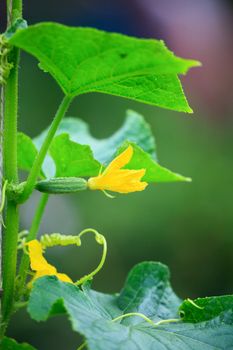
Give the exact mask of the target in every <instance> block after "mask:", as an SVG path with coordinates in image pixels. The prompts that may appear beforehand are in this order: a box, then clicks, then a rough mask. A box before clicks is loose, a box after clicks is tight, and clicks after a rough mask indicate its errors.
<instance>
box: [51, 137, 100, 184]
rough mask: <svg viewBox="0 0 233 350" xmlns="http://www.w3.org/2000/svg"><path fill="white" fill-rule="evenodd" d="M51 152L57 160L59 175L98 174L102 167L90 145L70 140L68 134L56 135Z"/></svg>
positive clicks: (57, 174)
mask: <svg viewBox="0 0 233 350" xmlns="http://www.w3.org/2000/svg"><path fill="white" fill-rule="evenodd" d="M49 153H50V155H51V156H52V158H53V160H54V162H55V165H56V176H58V177H71V176H75V177H79V176H82V177H83V176H96V175H98V173H99V171H100V169H101V164H100V163H99V162H98V161H96V160H95V159H94V157H93V153H92V151H91V149H90V147H89V146H85V145H80V144H78V143H76V142H73V141H70V138H69V135H68V134H62V135H59V136H56V137H55V139H54V140H53V142H52V145H51V147H50V150H49Z"/></svg>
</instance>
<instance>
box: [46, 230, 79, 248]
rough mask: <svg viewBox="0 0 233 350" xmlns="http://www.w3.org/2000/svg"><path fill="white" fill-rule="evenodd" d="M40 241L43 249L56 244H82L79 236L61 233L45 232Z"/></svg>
mask: <svg viewBox="0 0 233 350" xmlns="http://www.w3.org/2000/svg"><path fill="white" fill-rule="evenodd" d="M40 243H41V245H42V248H43V249H46V248H51V247H54V246H56V245H60V246H68V245H72V244H74V245H76V246H78V247H79V246H80V245H81V239H80V237H79V236H72V235H62V234H60V233H52V234H44V235H43V236H41V238H40Z"/></svg>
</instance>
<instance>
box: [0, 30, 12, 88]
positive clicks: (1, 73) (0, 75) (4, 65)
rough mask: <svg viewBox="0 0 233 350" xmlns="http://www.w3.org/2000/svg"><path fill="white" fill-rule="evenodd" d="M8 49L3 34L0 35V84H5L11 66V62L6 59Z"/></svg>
mask: <svg viewBox="0 0 233 350" xmlns="http://www.w3.org/2000/svg"><path fill="white" fill-rule="evenodd" d="M9 51H10V47H9V44H8V42H7V40H6V39H5V37H4V35H0V85H5V84H6V81H7V78H8V76H9V74H10V70H11V69H12V67H13V64H12V63H9V62H8V60H7V56H8V53H9Z"/></svg>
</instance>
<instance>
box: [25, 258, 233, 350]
mask: <svg viewBox="0 0 233 350" xmlns="http://www.w3.org/2000/svg"><path fill="white" fill-rule="evenodd" d="M218 302H219V299H218V298H216V299H215V307H216V308H218ZM179 304H180V299H179V298H178V297H177V296H176V295H175V294H174V292H173V291H172V289H171V286H170V283H169V272H168V269H167V267H166V266H164V265H162V264H160V263H154V262H144V263H141V264H139V265H137V266H136V267H134V268H133V270H132V271H131V272H130V274H129V277H128V278H127V281H126V283H125V286H124V288H123V289H122V291H121V293H120V294H113V295H108V294H103V293H99V292H95V291H93V290H90V289H88V288H83V290H81V289H79V288H78V287H76V286H75V285H73V284H70V283H64V282H61V281H59V280H57V279H56V277H52V276H47V277H43V278H40V279H38V280H37V281H36V282H35V283H34V284H33V289H32V292H31V296H30V300H29V304H28V311H29V313H30V315H31V317H32V318H33V319H35V320H37V321H45V320H46V319H48V318H49V317H50V316H52V315H55V314H58V313H62V312H63V313H64V312H66V313H67V314H68V317H69V319H70V321H71V323H72V328H73V330H74V331H77V332H79V333H81V334H82V335H83V336H84V337H85V338H86V344H87V347H88V349H90V350H106V349H108V350H145V349H151V350H152V349H156V350H164V349H170V350H230V349H231V348H232V344H233V320H232V317H229V316H228V315H229V313H230V314H231V315H232V305H233V297H231V305H230V304H229V307H228V308H224V310H220V309H218V311H219V312H214V313H213V314H212V318H211V319H210V320H209V321H204V322H198V323H190V322H185V321H184V320H182V319H179V322H173V323H167V324H160V325H157V326H156V325H153V324H151V323H148V322H146V321H145V320H144V319H143V318H141V317H139V316H131V317H126V318H124V319H121V320H118V321H116V322H114V319H115V318H116V317H118V316H122V315H125V314H126V313H128V312H138V313H142V314H144V315H145V316H147V317H149V318H150V319H151V320H152V321H153V322H158V321H161V320H168V319H171V318H172V319H174V318H177V317H178V308H179ZM186 306H187V305H186ZM213 308H214V305H213ZM198 310H199V312H203V310H200V309H198Z"/></svg>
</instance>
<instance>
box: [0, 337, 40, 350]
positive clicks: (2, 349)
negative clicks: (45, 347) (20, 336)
mask: <svg viewBox="0 0 233 350" xmlns="http://www.w3.org/2000/svg"><path fill="white" fill-rule="evenodd" d="M0 350H36V349H35V348H34V347H33V346H31V345H29V344H26V343H17V342H16V341H15V340H14V339H11V338H8V337H4V338H3V339H2V340H1V341H0Z"/></svg>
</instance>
